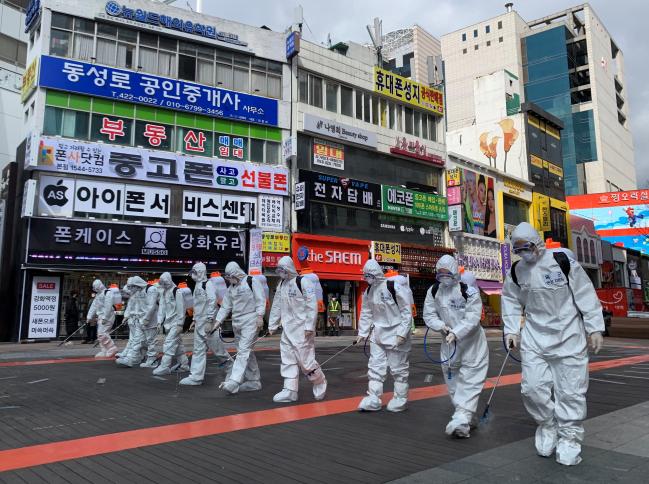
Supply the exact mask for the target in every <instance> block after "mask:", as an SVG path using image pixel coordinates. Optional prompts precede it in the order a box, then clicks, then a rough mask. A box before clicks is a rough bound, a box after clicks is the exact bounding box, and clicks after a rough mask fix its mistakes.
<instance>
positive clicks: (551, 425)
mask: <svg viewBox="0 0 649 484" xmlns="http://www.w3.org/2000/svg"><path fill="white" fill-rule="evenodd" d="M557 439H558V437H557V424H556V422H554V421H552V422H548V423H543V424H541V425H539V426H538V427H537V428H536V435H535V436H534V445H535V446H536V453H537V454H539V455H540V456H541V457H550V456H551V455H552V454H553V453H554V449H555V448H556V446H557Z"/></svg>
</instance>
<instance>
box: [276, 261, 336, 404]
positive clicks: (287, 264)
mask: <svg viewBox="0 0 649 484" xmlns="http://www.w3.org/2000/svg"><path fill="white" fill-rule="evenodd" d="M277 275H278V276H279V277H280V278H281V281H280V283H279V285H278V287H277V291H276V292H275V297H274V299H273V305H272V308H271V310H270V318H269V323H268V332H269V333H270V334H273V333H274V332H275V331H277V329H278V328H279V327H280V326H281V327H282V329H283V331H282V338H281V340H280V343H279V349H280V354H281V357H282V365H281V367H280V373H281V375H282V377H283V378H284V387H283V389H282V391H281V392H279V393H278V394H276V395H275V396H274V397H273V401H274V402H277V403H280V402H294V401H296V400H297V393H298V387H299V375H300V370H302V373H304V375H305V376H306V377H307V379H308V380H309V381H310V382H311V383H313V397H314V398H315V399H316V400H322V399H323V398H324V397H325V392H326V391H327V379H326V378H325V375H324V373H323V372H322V370H321V369H320V365H319V364H318V362H317V361H316V359H315V326H316V321H317V320H318V299H317V293H316V288H315V285H314V283H313V280H310V278H307V277H303V276H298V274H297V270H296V269H295V264H294V263H293V260H292V259H291V258H290V257H289V256H287V255H286V256H284V257H282V258H281V259H280V260H279V262H278V263H277Z"/></svg>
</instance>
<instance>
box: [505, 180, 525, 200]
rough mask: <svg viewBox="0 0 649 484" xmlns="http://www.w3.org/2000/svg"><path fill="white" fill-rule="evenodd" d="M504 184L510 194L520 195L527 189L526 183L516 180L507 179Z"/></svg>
mask: <svg viewBox="0 0 649 484" xmlns="http://www.w3.org/2000/svg"><path fill="white" fill-rule="evenodd" d="M503 185H504V186H505V190H507V193H509V194H510V195H518V196H520V195H521V193H523V192H524V191H525V190H526V188H525V185H523V184H522V183H519V182H517V181H514V180H507V179H506V180H505V181H504V183H503Z"/></svg>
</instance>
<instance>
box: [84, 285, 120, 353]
mask: <svg viewBox="0 0 649 484" xmlns="http://www.w3.org/2000/svg"><path fill="white" fill-rule="evenodd" d="M92 290H93V291H94V292H95V298H94V299H93V301H92V304H91V305H90V308H89V309H88V315H87V316H86V320H88V321H93V320H95V319H96V320H97V340H98V341H99V345H100V347H101V350H100V351H99V353H97V354H96V355H95V358H102V357H109V358H110V357H112V356H114V355H115V353H117V346H115V343H114V342H113V339H112V338H111V337H110V334H109V333H110V330H111V328H112V327H113V323H115V307H114V305H113V301H114V295H113V291H112V290H110V289H106V286H104V283H103V282H101V281H100V280H99V279H95V280H94V281H93V283H92Z"/></svg>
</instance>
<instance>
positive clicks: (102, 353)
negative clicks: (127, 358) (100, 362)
mask: <svg viewBox="0 0 649 484" xmlns="http://www.w3.org/2000/svg"><path fill="white" fill-rule="evenodd" d="M95 358H106V352H105V351H104V350H101V351H100V352H99V353H97V354H96V355H95Z"/></svg>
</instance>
